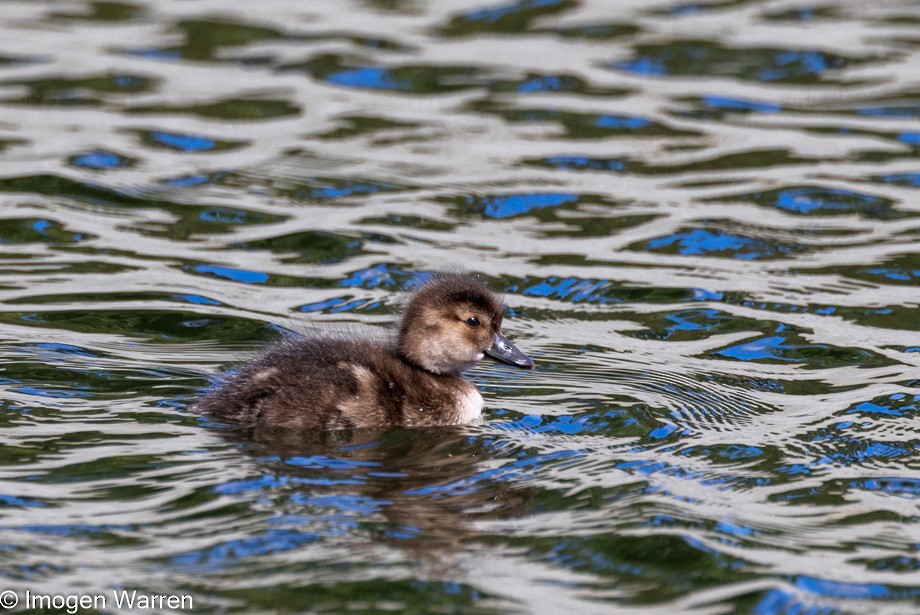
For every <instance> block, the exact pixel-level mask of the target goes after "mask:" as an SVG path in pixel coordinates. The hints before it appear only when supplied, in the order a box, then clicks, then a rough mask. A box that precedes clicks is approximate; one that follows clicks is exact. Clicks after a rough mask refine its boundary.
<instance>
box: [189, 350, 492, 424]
mask: <svg viewBox="0 0 920 615" xmlns="http://www.w3.org/2000/svg"><path fill="white" fill-rule="evenodd" d="M193 410H194V411H197V412H202V413H208V414H211V415H214V416H219V417H225V418H228V419H232V420H234V421H239V422H243V423H248V424H266V425H275V426H282V427H289V428H294V429H350V428H356V427H385V426H393V425H404V426H421V425H444V424H455V423H464V422H469V421H470V420H473V419H474V418H476V417H478V416H479V414H480V412H481V410H482V397H481V396H480V395H479V392H478V391H477V390H476V388H475V387H473V386H472V385H471V384H470V383H468V382H466V381H465V380H463V379H462V378H458V377H455V376H443V375H437V374H432V373H430V372H426V371H424V370H421V369H418V368H416V367H414V366H413V365H411V364H409V363H407V362H406V361H405V360H404V359H402V358H401V357H399V356H398V354H397V353H396V352H395V351H393V350H392V349H390V348H388V347H386V346H380V345H377V344H375V343H373V342H370V341H364V340H354V339H339V338H327V337H303V338H295V339H290V340H285V341H283V342H281V343H279V344H278V345H276V346H275V347H273V348H272V349H270V350H269V351H268V352H266V353H265V354H264V355H262V356H261V357H259V358H258V359H256V360H255V361H253V362H252V363H250V364H248V365H246V366H245V367H244V368H243V369H242V370H241V371H240V372H239V373H237V374H234V375H232V376H230V377H229V378H227V379H226V380H224V381H223V382H222V383H221V384H219V385H218V386H217V387H216V388H215V389H213V390H212V391H211V392H210V393H208V394H207V395H206V396H205V397H204V398H202V399H201V400H200V401H199V402H198V403H196V404H195V406H194V407H193Z"/></svg>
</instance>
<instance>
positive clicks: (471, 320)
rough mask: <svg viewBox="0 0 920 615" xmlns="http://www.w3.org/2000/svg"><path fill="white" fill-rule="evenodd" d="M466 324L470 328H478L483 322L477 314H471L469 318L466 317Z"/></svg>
mask: <svg viewBox="0 0 920 615" xmlns="http://www.w3.org/2000/svg"><path fill="white" fill-rule="evenodd" d="M466 324H467V325H469V326H470V328H476V327H478V326H479V325H480V324H482V323H480V322H479V319H478V318H476V317H475V316H470V317H469V318H467V319H466Z"/></svg>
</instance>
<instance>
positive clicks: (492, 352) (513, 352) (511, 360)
mask: <svg viewBox="0 0 920 615" xmlns="http://www.w3.org/2000/svg"><path fill="white" fill-rule="evenodd" d="M485 353H486V354H487V355H489V356H490V357H492V358H493V359H495V360H496V361H499V362H501V363H507V364H508V365H513V366H515V367H520V368H521V369H536V365H535V364H534V362H533V359H531V358H530V357H528V356H527V355H526V354H524V353H523V352H521V351H520V350H519V349H518V347H517V346H515V345H514V344H512V343H511V342H509V341H508V339H507V338H506V337H505V336H504V335H502V334H501V333H496V334H495V335H494V336H493V337H492V345H491V346H490V347H489V348H487V349H486V351H485Z"/></svg>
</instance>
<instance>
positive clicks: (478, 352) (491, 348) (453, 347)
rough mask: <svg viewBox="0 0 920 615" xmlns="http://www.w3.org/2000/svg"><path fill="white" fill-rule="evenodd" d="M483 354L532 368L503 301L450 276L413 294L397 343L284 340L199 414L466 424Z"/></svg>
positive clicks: (283, 421) (275, 422) (283, 423)
mask: <svg viewBox="0 0 920 615" xmlns="http://www.w3.org/2000/svg"><path fill="white" fill-rule="evenodd" d="M486 355H488V356H489V357H491V358H493V359H495V360H496V361H500V362H502V363H507V364H509V365H513V366H515V367H519V368H524V369H533V368H534V362H533V360H532V359H531V358H530V357H528V356H527V355H525V354H524V353H523V352H521V351H520V350H519V349H518V348H517V347H516V346H515V345H514V344H512V343H511V342H509V341H508V340H507V339H506V338H505V337H504V335H502V303H501V301H500V300H499V298H498V297H496V295H495V294H494V293H493V292H492V291H491V290H490V289H489V288H488V287H487V286H485V285H484V284H483V283H482V282H480V281H478V280H477V279H476V278H474V277H472V276H467V275H459V274H451V275H444V276H440V277H436V278H434V279H432V280H431V281H429V282H427V283H426V284H424V285H423V286H421V287H420V288H419V289H418V290H417V291H416V292H415V293H414V294H413V295H412V297H411V298H410V300H409V303H408V305H407V307H406V310H405V313H404V315H403V319H402V323H401V324H400V327H399V333H398V336H397V339H396V342H395V344H391V345H383V344H378V343H375V342H372V341H369V340H365V339H350V338H347V337H344V336H330V335H324V336H312V337H299V338H294V339H289V340H285V341H282V342H281V343H279V344H277V345H276V346H274V347H273V348H271V349H269V350H268V351H267V352H266V353H265V354H263V355H262V356H260V357H258V358H257V359H255V360H254V361H252V362H251V363H249V364H248V365H246V366H244V367H243V368H242V369H241V370H240V371H239V372H238V373H236V374H235V375H232V376H230V377H229V378H227V379H226V380H225V381H224V382H223V383H222V384H220V385H218V386H217V387H216V388H215V389H214V390H212V391H211V392H210V393H208V394H207V395H205V397H203V398H202V399H200V400H199V401H198V402H197V403H196V404H195V405H194V406H193V407H192V410H193V411H196V412H201V413H207V414H211V415H215V416H219V417H225V418H229V419H232V420H235V421H239V422H243V423H247V424H258V425H270V426H278V427H285V428H291V429H304V430H332V429H352V428H358V427H389V426H405V427H420V426H430V425H453V424H462V423H469V422H472V421H474V420H476V419H477V418H478V417H479V416H480V415H481V414H482V409H483V400H482V396H481V395H480V394H479V391H478V390H477V389H476V387H475V386H473V385H472V384H471V383H470V382H469V381H467V380H465V379H464V378H463V377H462V374H463V372H465V371H466V370H468V369H469V368H471V367H472V366H473V365H475V364H476V363H477V362H478V361H479V360H480V359H482V358H483V357H484V356H486Z"/></svg>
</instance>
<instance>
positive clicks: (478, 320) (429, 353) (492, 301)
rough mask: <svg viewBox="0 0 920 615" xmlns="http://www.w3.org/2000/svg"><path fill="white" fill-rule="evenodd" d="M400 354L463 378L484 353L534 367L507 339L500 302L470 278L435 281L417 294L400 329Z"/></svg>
mask: <svg viewBox="0 0 920 615" xmlns="http://www.w3.org/2000/svg"><path fill="white" fill-rule="evenodd" d="M399 352H400V354H402V356H403V357H405V358H406V359H408V360H409V361H411V362H412V363H414V364H416V365H418V366H419V367H422V368H424V369H426V370H428V371H430V372H434V373H436V374H459V373H461V372H464V371H466V370H467V369H469V368H471V367H472V366H473V365H475V364H476V362H477V361H479V360H480V359H482V358H483V356H484V355H489V356H490V357H492V358H493V359H495V360H496V361H501V362H502V363H508V364H509V365H514V366H515V367H521V368H526V369H533V367H534V363H533V360H532V359H531V358H530V357H528V356H527V355H525V354H524V353H523V352H521V351H520V350H518V349H517V348H516V347H515V346H514V344H512V343H511V342H509V341H508V340H507V339H505V337H504V335H502V303H501V300H500V299H499V298H498V297H497V296H496V295H495V293H493V292H492V291H491V290H489V288H488V287H487V286H485V285H484V284H483V283H482V282H479V281H478V280H477V279H476V278H473V277H471V276H466V275H444V276H439V277H436V278H434V279H433V280H431V281H429V282H427V283H426V284H425V285H424V286H422V287H421V288H419V289H418V290H417V291H416V292H415V294H413V295H412V298H411V299H410V300H409V304H408V306H407V308H406V312H405V315H404V316H403V321H402V326H401V327H400V331H399Z"/></svg>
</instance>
